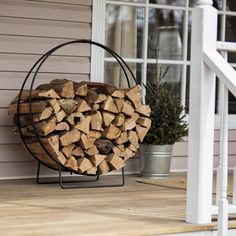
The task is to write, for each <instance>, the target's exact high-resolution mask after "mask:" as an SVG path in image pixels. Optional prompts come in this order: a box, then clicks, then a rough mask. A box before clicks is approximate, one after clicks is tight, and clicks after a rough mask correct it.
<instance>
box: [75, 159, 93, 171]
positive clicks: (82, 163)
mask: <svg viewBox="0 0 236 236" xmlns="http://www.w3.org/2000/svg"><path fill="white" fill-rule="evenodd" d="M77 165H78V169H79V171H80V172H81V173H84V172H85V171H87V170H89V169H91V168H92V167H93V165H92V163H91V162H90V160H89V159H88V158H85V157H84V158H79V159H78V161H77Z"/></svg>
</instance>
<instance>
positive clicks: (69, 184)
mask: <svg viewBox="0 0 236 236" xmlns="http://www.w3.org/2000/svg"><path fill="white" fill-rule="evenodd" d="M81 43H85V44H90V45H95V46H98V47H100V48H102V49H104V50H105V51H107V52H108V53H110V54H111V55H112V56H113V57H114V58H115V59H116V61H117V62H118V63H119V65H120V67H121V69H122V70H123V72H124V74H125V78H126V80H127V85H128V87H129V88H130V81H129V77H128V75H127V71H126V70H128V72H129V73H130V75H131V77H132V79H133V80H134V82H135V84H138V83H137V80H136V78H135V76H134V74H133V72H132V71H131V69H130V68H129V66H128V65H127V63H126V62H125V61H124V60H123V59H122V58H121V57H120V56H119V55H118V54H117V53H115V52H114V51H113V50H111V49H110V48H108V47H106V46H105V45H103V44H100V43H98V42H95V41H91V40H88V39H78V40H73V41H69V42H65V43H62V44H60V45H58V46H55V47H53V48H52V49H50V50H49V51H47V52H46V53H45V54H43V55H42V56H41V57H40V58H39V59H38V60H37V61H36V62H35V63H34V65H33V66H32V67H31V69H30V70H29V72H28V73H27V75H26V78H25V79H24V81H23V83H22V86H21V89H20V93H19V96H18V100H17V113H16V116H17V128H18V131H19V135H20V138H21V139H22V142H23V144H24V146H25V147H26V149H27V150H28V152H29V153H30V154H31V155H32V156H33V157H34V158H35V159H36V160H37V161H38V169H37V183H38V184H49V183H59V184H60V186H61V188H63V189H65V188H94V187H118V186H123V185H124V183H125V176H124V168H122V170H121V183H115V184H95V185H94V184H93V185H91V184H88V185H84V184H81V183H82V182H83V183H84V182H86V183H87V182H97V181H98V180H99V176H100V174H99V173H98V172H97V173H96V174H95V175H93V174H86V173H80V172H78V171H74V170H71V169H69V168H68V167H66V166H64V165H62V164H61V163H60V162H59V161H58V160H57V159H56V158H54V157H53V156H52V155H51V154H50V153H49V151H48V150H47V149H46V147H45V146H44V144H43V142H42V141H41V140H40V137H39V134H38V133H37V129H36V126H35V123H34V121H33V113H32V91H33V87H34V82H35V80H36V77H37V75H38V72H39V71H40V68H41V67H42V66H43V64H44V63H45V62H46V60H47V59H48V58H49V57H50V56H51V55H52V54H53V53H54V52H56V51H57V50H59V49H60V48H62V47H65V46H67V45H72V44H81ZM32 74H33V76H32V81H31V83H30V88H29V117H30V121H31V124H32V128H33V132H34V135H35V137H36V139H37V142H38V143H39V144H40V146H41V148H42V149H43V150H44V152H45V153H46V154H47V156H48V157H49V158H50V159H51V160H52V161H53V162H55V163H56V166H57V167H52V166H50V165H48V164H46V163H43V162H42V161H41V160H39V159H38V157H37V156H36V155H35V154H34V153H33V152H32V150H31V149H30V148H29V147H28V144H27V142H26V140H25V138H26V137H25V135H23V133H22V130H21V120H20V101H21V96H22V93H23V90H24V88H25V85H26V82H27V81H28V80H29V78H30V76H31V75H32ZM41 165H44V166H46V167H48V168H50V169H53V170H55V171H58V181H41V180H40V170H41V168H40V167H41ZM62 172H69V173H71V174H73V173H74V174H77V175H86V176H90V177H93V178H92V179H87V178H86V179H82V180H81V178H80V180H78V179H77V180H72V181H68V180H67V181H64V180H63V177H62ZM94 177H95V178H94Z"/></svg>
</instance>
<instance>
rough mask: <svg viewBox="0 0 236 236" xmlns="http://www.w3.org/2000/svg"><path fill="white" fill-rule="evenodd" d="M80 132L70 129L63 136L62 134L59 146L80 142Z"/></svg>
mask: <svg viewBox="0 0 236 236" xmlns="http://www.w3.org/2000/svg"><path fill="white" fill-rule="evenodd" d="M80 135H81V133H80V131H79V130H77V129H72V130H70V131H67V132H66V133H65V134H63V135H62V136H61V137H60V143H61V146H63V147H64V146H68V145H70V144H72V143H75V142H77V141H79V140H80Z"/></svg>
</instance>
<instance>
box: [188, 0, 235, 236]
mask: <svg viewBox="0 0 236 236" xmlns="http://www.w3.org/2000/svg"><path fill="white" fill-rule="evenodd" d="M216 35H217V10H216V9H215V8H213V7H212V1H211V0H200V1H198V6H197V7H196V8H195V9H193V20H192V40H191V45H192V49H191V73H190V77H191V81H190V110H189V120H190V124H189V153H188V186H187V212H186V221H187V222H190V223H194V224H205V223H210V222H211V218H212V214H218V235H219V236H226V235H227V230H228V213H236V206H235V205H228V199H227V176H228V90H230V92H231V93H232V94H233V95H234V96H236V72H235V70H234V69H233V68H232V67H231V66H230V65H229V64H228V63H227V53H225V56H224V57H225V58H224V57H223V56H222V55H221V54H220V53H219V52H218V51H217V50H221V51H234V52H235V51H236V44H234V43H223V42H217V41H216ZM216 75H217V77H218V78H219V79H220V82H221V83H222V86H221V87H222V91H221V99H222V101H221V105H222V109H221V114H220V116H221V135H220V161H219V167H218V171H217V172H218V173H217V198H216V199H217V200H216V205H215V206H213V205H212V182H213V144H214V111H215V76H216ZM235 173H236V171H235ZM234 179H236V177H234ZM234 183H236V182H234ZM235 191H236V190H235V189H234V192H235ZM233 203H234V204H236V195H234V197H233Z"/></svg>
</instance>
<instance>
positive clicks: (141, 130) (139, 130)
mask: <svg viewBox="0 0 236 236" xmlns="http://www.w3.org/2000/svg"><path fill="white" fill-rule="evenodd" d="M136 131H137V134H138V137H139V140H140V141H141V142H142V141H143V139H144V137H145V136H146V134H147V132H148V128H146V127H142V126H140V125H137V126H136Z"/></svg>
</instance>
